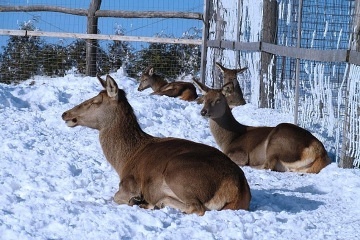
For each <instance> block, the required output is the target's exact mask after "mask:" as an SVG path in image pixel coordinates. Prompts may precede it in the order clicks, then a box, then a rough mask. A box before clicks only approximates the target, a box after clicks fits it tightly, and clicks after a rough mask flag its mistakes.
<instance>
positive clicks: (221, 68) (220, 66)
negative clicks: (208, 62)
mask: <svg viewBox="0 0 360 240" xmlns="http://www.w3.org/2000/svg"><path fill="white" fill-rule="evenodd" d="M215 65H216V66H217V67H218V68H219V69H220V71H221V72H224V67H223V66H222V65H221V64H220V63H219V62H216V63H215Z"/></svg>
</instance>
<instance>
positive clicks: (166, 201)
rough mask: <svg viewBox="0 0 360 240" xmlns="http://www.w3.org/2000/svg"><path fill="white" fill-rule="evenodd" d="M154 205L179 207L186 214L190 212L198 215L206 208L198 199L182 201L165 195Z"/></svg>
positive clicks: (202, 213)
mask: <svg viewBox="0 0 360 240" xmlns="http://www.w3.org/2000/svg"><path fill="white" fill-rule="evenodd" d="M155 206H156V207H158V208H164V207H166V206H167V207H172V208H176V209H179V210H180V211H182V212H185V213H187V214H190V213H196V214H197V215H199V216H202V215H204V213H205V211H206V209H205V206H204V205H203V204H201V203H200V202H199V201H194V202H193V203H187V204H185V203H183V202H181V201H179V200H177V199H175V198H172V197H169V196H166V197H164V198H162V199H160V200H159V201H158V202H157V203H156V204H155Z"/></svg>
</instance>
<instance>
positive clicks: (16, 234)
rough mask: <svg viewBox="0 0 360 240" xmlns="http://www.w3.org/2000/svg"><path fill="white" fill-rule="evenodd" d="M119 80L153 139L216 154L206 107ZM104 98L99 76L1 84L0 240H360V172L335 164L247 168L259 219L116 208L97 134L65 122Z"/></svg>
mask: <svg viewBox="0 0 360 240" xmlns="http://www.w3.org/2000/svg"><path fill="white" fill-rule="evenodd" d="M112 76H113V77H114V78H115V79H116V80H117V82H118V84H119V86H121V88H123V89H124V90H125V91H126V92H127V96H128V99H129V102H130V104H131V105H132V106H133V108H134V110H135V113H136V115H137V117H138V120H139V122H140V125H141V126H142V128H143V129H144V130H145V131H146V132H148V133H150V134H152V135H155V136H174V137H180V138H186V139H190V140H193V141H197V142H202V143H205V144H208V145H212V146H216V144H215V141H214V139H213V137H212V136H211V134H210V131H209V128H208V123H207V120H206V119H204V118H203V117H201V116H200V114H199V112H200V110H201V107H202V106H201V105H198V104H196V103H194V102H185V101H181V100H178V99H173V98H168V97H160V96H150V95H149V93H150V90H149V91H147V90H146V91H144V92H138V91H137V90H136V89H137V82H136V81H135V80H134V79H131V78H128V77H125V76H124V74H122V73H121V72H120V71H119V72H118V73H114V74H112ZM33 81H34V82H33ZM33 83H34V84H33ZM99 90H101V86H100V84H99V83H98V81H97V80H96V78H92V77H81V76H76V75H72V74H69V75H67V76H65V77H63V78H47V77H35V78H34V79H32V80H28V81H25V82H23V83H21V84H19V85H4V84H0V128H1V132H0V134H1V139H2V141H1V143H0V144H1V145H0V146H1V153H0V161H1V169H0V192H1V195H0V207H1V209H0V236H1V239H5V240H8V239H9V240H10V239H22V240H25V239H77V240H79V239H287V240H288V239H359V237H360V233H359V231H358V230H359V226H360V191H359V189H360V178H359V177H360V171H359V170H357V169H340V168H338V167H337V164H336V163H332V164H331V165H329V166H328V167H326V168H325V169H323V170H322V171H321V172H320V173H319V174H297V173H277V172H271V171H266V170H254V169H251V168H249V167H243V168H242V169H243V170H244V172H245V175H246V177H247V179H248V182H249V185H250V188H251V192H252V196H253V198H252V201H251V206H250V211H244V210H237V211H231V210H226V211H209V212H206V213H205V215H204V216H202V217H199V216H197V215H195V214H190V215H186V214H183V213H181V212H180V211H178V210H176V209H172V208H164V209H161V210H145V209H140V208H139V207H137V206H133V207H129V206H126V205H117V204H115V203H114V202H113V200H112V197H113V194H114V193H115V192H116V191H117V187H118V181H119V178H118V176H117V174H116V172H115V171H114V170H113V169H112V168H111V166H110V165H109V164H108V163H107V161H106V159H105V158H104V156H103V153H102V150H101V147H100V144H99V140H98V133H97V131H95V130H92V129H87V128H83V127H77V128H68V127H67V126H66V124H65V123H64V122H63V121H62V119H61V114H62V113H63V112H64V111H66V110H68V109H70V108H72V107H73V106H75V105H77V104H79V103H80V102H82V101H83V100H86V99H88V98H90V97H92V96H94V95H96V94H97V93H98V91H99ZM234 115H235V117H236V118H237V119H238V121H240V122H242V123H244V124H248V125H257V126H258V125H269V126H275V125H276V124H277V123H279V122H291V120H292V116H287V115H284V114H283V113H279V112H276V111H274V110H270V109H257V108H256V107H255V106H253V105H251V104H247V105H245V106H241V107H237V108H235V109H234Z"/></svg>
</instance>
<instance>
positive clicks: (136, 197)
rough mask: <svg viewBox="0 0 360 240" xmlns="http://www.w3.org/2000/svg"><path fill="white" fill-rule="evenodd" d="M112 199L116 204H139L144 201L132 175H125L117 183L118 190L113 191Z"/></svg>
mask: <svg viewBox="0 0 360 240" xmlns="http://www.w3.org/2000/svg"><path fill="white" fill-rule="evenodd" d="M114 201H115V202H116V203H117V204H128V205H130V206H132V205H140V204H144V203H146V202H145V200H144V198H143V197H142V194H141V191H140V187H138V185H137V182H136V181H135V179H134V176H132V175H130V176H126V177H124V178H123V179H122V180H121V181H120V183H119V191H117V192H116V193H115V196H114Z"/></svg>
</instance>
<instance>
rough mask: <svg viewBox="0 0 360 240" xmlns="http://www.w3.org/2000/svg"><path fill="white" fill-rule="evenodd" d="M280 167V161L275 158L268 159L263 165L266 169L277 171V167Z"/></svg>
mask: <svg viewBox="0 0 360 240" xmlns="http://www.w3.org/2000/svg"><path fill="white" fill-rule="evenodd" d="M277 165H278V159H277V158H275V157H272V156H270V157H268V158H267V159H266V161H265V163H264V165H263V168H264V169H269V170H272V171H273V170H275V167H276V166H277Z"/></svg>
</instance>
